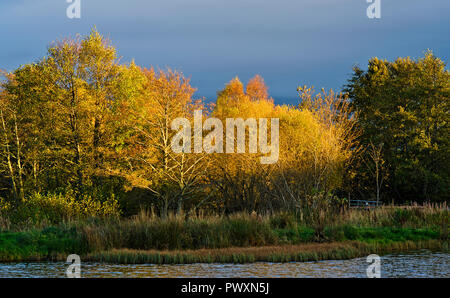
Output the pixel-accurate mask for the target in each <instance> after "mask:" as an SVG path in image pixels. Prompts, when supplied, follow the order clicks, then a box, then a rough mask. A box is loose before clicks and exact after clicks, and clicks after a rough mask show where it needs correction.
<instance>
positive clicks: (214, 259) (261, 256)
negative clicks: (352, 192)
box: [0, 240, 450, 265]
mask: <svg viewBox="0 0 450 298" xmlns="http://www.w3.org/2000/svg"><path fill="white" fill-rule="evenodd" d="M422 249H427V250H431V251H440V252H444V253H449V252H450V249H449V241H446V240H425V241H403V242H390V243H381V242H373V243H370V242H361V241H345V242H328V243H304V244H297V245H274V246H261V247H230V248H219V249H197V250H173V251H170V250H134V249H112V250H109V251H103V252H95V253H89V254H86V255H81V260H82V262H98V263H105V264H124V265H125V264H126V265H137V264H151V265H187V264H211V263H217V264H249V263H257V262H269V263H288V262H311V261H326V260H350V259H355V258H361V257H365V256H368V255H370V254H378V255H380V256H382V255H386V254H390V253H402V252H405V253H406V252H409V251H417V250H422ZM66 258H67V255H63V254H57V255H53V256H47V257H43V256H29V257H24V258H17V259H13V260H1V259H0V264H2V263H3V264H7V263H21V262H26V263H39V262H65V261H66Z"/></svg>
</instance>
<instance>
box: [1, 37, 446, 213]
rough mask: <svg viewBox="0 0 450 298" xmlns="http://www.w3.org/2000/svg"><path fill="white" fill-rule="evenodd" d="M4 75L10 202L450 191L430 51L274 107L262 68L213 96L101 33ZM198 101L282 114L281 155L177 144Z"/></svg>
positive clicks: (307, 203)
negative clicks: (139, 60) (175, 124)
mask: <svg viewBox="0 0 450 298" xmlns="http://www.w3.org/2000/svg"><path fill="white" fill-rule="evenodd" d="M4 78H5V79H4V80H3V81H2V83H1V90H0V121H1V123H0V124H1V125H0V131H1V144H2V146H1V164H0V167H1V179H0V182H1V184H2V190H1V197H2V199H1V204H2V208H0V209H17V208H20V206H22V205H26V204H31V205H32V206H33V208H42V206H46V208H49V209H51V208H53V207H54V205H52V204H57V205H58V206H60V207H58V208H62V209H64V205H65V204H66V205H70V206H75V205H76V206H78V207H77V208H79V209H80V210H84V209H87V208H88V207H87V206H95V207H93V208H94V209H102V208H110V209H111V210H113V211H111V210H110V211H111V213H114V212H116V211H114V210H116V209H117V211H118V210H119V207H117V204H116V203H117V202H119V204H120V209H121V211H122V213H123V214H125V215H130V214H134V213H136V212H137V211H138V208H140V207H141V206H144V207H148V208H154V210H155V211H157V212H158V213H159V214H161V215H162V216H166V215H167V214H168V213H169V212H170V211H174V212H181V211H182V210H184V211H185V212H187V213H190V212H195V211H197V210H200V209H202V210H206V211H210V212H215V213H217V212H219V213H232V212H236V211H247V212H252V211H256V212H260V213H267V212H268V213H271V212H275V211H279V210H299V209H304V208H318V207H320V206H321V205H324V206H325V205H326V206H333V205H334V204H336V205H339V204H341V203H342V200H339V199H337V197H336V195H339V197H341V198H344V197H347V198H348V195H349V194H350V196H354V197H362V198H378V199H381V200H385V201H391V200H393V199H395V200H398V201H405V200H411V201H412V200H414V201H439V200H447V199H448V187H449V179H448V169H449V167H448V155H449V147H448V139H449V138H448V136H449V133H448V121H447V120H448V117H449V115H448V112H449V109H448V98H449V96H448V95H449V94H448V92H449V73H448V71H447V70H445V65H444V64H443V62H442V61H441V60H439V59H438V58H436V57H434V56H433V55H432V54H431V53H428V54H427V55H426V56H425V58H423V59H421V60H419V61H412V60H409V59H406V60H398V61H396V62H395V63H389V62H386V61H380V60H371V61H370V65H369V70H368V71H367V72H364V71H362V70H360V69H355V73H354V76H353V78H352V79H351V80H350V81H349V85H348V86H347V90H346V92H347V94H348V95H349V96H347V95H342V94H335V93H334V92H332V91H330V92H325V91H322V92H320V93H315V92H314V90H313V89H311V88H307V87H302V88H299V89H298V91H299V96H300V98H299V99H300V100H299V102H300V104H299V105H295V106H287V105H283V106H277V105H275V104H274V103H273V100H272V99H271V98H270V96H269V94H268V88H267V86H266V85H265V83H264V80H263V79H262V78H261V77H260V76H255V77H254V78H253V79H251V80H250V81H249V82H248V84H247V85H246V86H244V85H243V84H242V83H241V82H240V81H239V79H238V78H235V79H233V80H232V81H230V82H229V83H228V84H227V85H226V86H225V88H224V89H223V90H221V91H219V92H218V97H217V101H216V103H215V104H208V103H207V102H206V101H205V100H204V99H196V98H194V92H195V89H194V88H193V87H192V86H191V85H190V83H189V79H188V78H186V77H184V76H183V74H181V73H179V72H177V71H172V70H164V71H163V70H155V69H153V68H148V69H147V68H142V67H139V66H137V65H135V64H134V63H133V62H132V63H130V64H129V65H123V64H120V63H119V59H118V56H117V54H116V51H115V49H114V47H112V46H111V44H110V43H109V41H107V40H106V39H104V38H103V37H102V36H101V35H100V34H99V33H98V32H97V31H95V30H93V31H92V32H91V34H90V35H89V36H86V37H83V38H81V37H80V38H76V39H67V40H63V41H59V42H56V43H54V44H52V45H51V46H50V47H49V49H48V53H47V56H46V57H44V58H42V59H40V60H38V61H36V62H34V63H31V64H27V65H23V66H21V67H20V68H18V69H16V70H15V71H13V72H11V73H4ZM199 109H201V110H203V117H209V116H213V117H216V118H219V119H221V120H225V119H226V118H244V119H246V118H279V119H280V129H279V131H280V154H279V156H280V157H279V161H278V163H276V164H273V165H263V164H261V162H260V157H261V154H250V153H245V154H205V153H198V154H184V153H180V154H175V153H174V152H173V151H172V150H171V139H172V137H173V136H174V135H175V133H176V131H174V130H172V129H171V122H172V120H174V119H176V118H179V117H184V118H187V119H189V120H190V121H193V111H194V110H199ZM48 202H55V203H51V204H50V203H48ZM85 202H89V204H85V205H80V204H84V203H85ZM93 202H98V203H99V204H94V203H93ZM49 204H50V205H49ZM36 205H37V206H38V207H36ZM61 206H62V207H61ZM80 206H81V207H80ZM114 206H116V207H114ZM102 212H103V213H109V211H108V212H106V211H104V210H103V211H99V212H98V213H102ZM94 213H95V212H94Z"/></svg>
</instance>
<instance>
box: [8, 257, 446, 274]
mask: <svg viewBox="0 0 450 298" xmlns="http://www.w3.org/2000/svg"><path fill="white" fill-rule="evenodd" d="M449 260H450V254H446V253H432V252H429V251H420V252H415V253H408V254H392V255H386V256H383V257H382V258H381V274H382V277H414V278H415V277H422V278H424V277H447V278H448V277H450V268H449V266H448V265H449ZM368 265H369V264H368V263H367V262H366V259H365V258H359V259H353V260H344V261H320V262H305V263H284V264H278V263H254V264H244V265H234V264H192V265H151V264H148V265H115V264H101V263H86V264H85V263H82V267H81V274H82V276H83V277H95V278H96V277H219V278H227V277H366V269H367V266H368ZM67 266H68V264H66V263H63V262H60V263H8V264H0V277H50V278H52V277H65V271H66V269H67Z"/></svg>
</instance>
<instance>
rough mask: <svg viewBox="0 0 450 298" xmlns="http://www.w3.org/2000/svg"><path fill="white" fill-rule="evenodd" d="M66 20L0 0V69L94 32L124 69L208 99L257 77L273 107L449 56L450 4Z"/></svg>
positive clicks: (127, 3) (165, 3)
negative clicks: (360, 73) (391, 62)
mask: <svg viewBox="0 0 450 298" xmlns="http://www.w3.org/2000/svg"><path fill="white" fill-rule="evenodd" d="M81 3H82V7H81V11H82V16H81V19H69V18H67V16H66V8H67V7H68V6H69V4H68V3H66V0H0V34H1V46H0V68H3V69H7V70H13V69H14V68H16V67H18V66H20V65H21V64H25V63H29V62H33V61H35V60H37V59H38V58H40V57H43V56H44V55H45V52H46V48H47V46H48V44H49V43H50V42H51V41H53V40H55V39H61V38H64V37H68V36H74V35H75V34H76V33H81V34H87V33H89V31H90V29H91V28H92V27H93V26H94V25H95V26H97V29H98V30H99V31H100V32H101V33H102V34H104V35H106V36H107V37H109V38H110V39H111V40H112V42H113V45H114V46H115V47H116V48H117V50H118V54H119V55H120V56H122V57H123V58H122V61H123V62H129V61H131V59H133V58H134V59H135V61H136V63H137V64H139V65H142V66H147V67H148V66H151V65H153V66H155V67H161V68H165V67H171V68H175V69H177V70H180V71H182V72H183V73H184V74H185V75H186V76H189V77H191V81H192V84H193V85H194V86H195V87H196V88H198V91H197V94H198V95H201V96H207V97H209V99H214V96H215V94H216V91H217V90H218V89H220V88H223V86H224V84H225V83H226V82H228V81H229V80H230V79H232V78H233V77H234V76H236V75H237V76H239V77H240V78H241V80H243V81H247V80H248V79H249V78H250V77H251V76H253V75H254V74H260V75H262V76H263V77H264V78H265V80H266V82H267V84H268V85H269V88H270V89H269V91H270V94H271V95H272V96H273V97H275V99H276V101H277V102H288V101H289V102H291V103H292V98H293V97H295V96H296V88H297V86H298V85H314V86H315V87H316V88H317V89H320V88H322V87H324V88H326V89H329V88H333V89H340V88H341V87H342V85H343V84H344V83H345V81H346V79H347V78H348V77H349V75H350V74H351V69H352V66H353V65H355V64H358V65H360V66H362V67H365V66H366V64H367V60H368V59H369V58H370V57H373V56H377V57H379V58H386V59H395V58H396V57H399V56H411V57H414V58H416V57H420V56H422V55H423V52H424V51H425V50H426V49H432V50H433V51H434V52H435V54H436V55H437V56H439V57H441V58H443V59H444V60H445V61H447V60H448V57H449V55H450V34H449V29H450V17H449V12H450V1H449V0H381V4H382V15H381V19H378V20H374V19H368V17H367V15H366V9H367V7H368V6H369V4H368V3H367V2H366V0H148V1H146V0H81Z"/></svg>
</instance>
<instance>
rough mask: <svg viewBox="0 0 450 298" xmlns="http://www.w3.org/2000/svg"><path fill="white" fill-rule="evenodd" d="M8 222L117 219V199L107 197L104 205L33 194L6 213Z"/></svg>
mask: <svg viewBox="0 0 450 298" xmlns="http://www.w3.org/2000/svg"><path fill="white" fill-rule="evenodd" d="M7 215H8V216H9V218H10V220H11V221H12V222H13V223H16V224H17V225H19V226H20V225H25V226H33V225H41V224H43V223H47V224H59V223H61V222H64V221H70V220H80V219H85V218H89V217H111V216H119V215H120V211H119V205H118V202H117V200H115V199H114V198H110V199H108V200H105V201H104V202H100V201H98V200H96V199H93V198H92V197H90V196H84V197H82V198H81V199H77V198H75V196H74V195H73V194H70V193H68V194H65V195H63V194H49V195H42V194H39V193H36V194H33V195H31V196H30V197H28V198H26V199H25V200H24V201H23V202H22V203H21V204H19V206H18V207H17V208H16V209H11V210H9V211H8V212H7Z"/></svg>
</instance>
